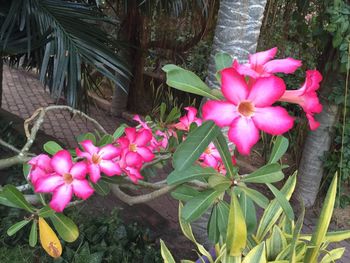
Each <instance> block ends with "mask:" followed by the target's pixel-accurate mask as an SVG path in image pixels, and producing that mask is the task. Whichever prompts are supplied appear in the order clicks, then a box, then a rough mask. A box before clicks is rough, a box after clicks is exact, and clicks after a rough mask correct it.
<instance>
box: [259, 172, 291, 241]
mask: <svg viewBox="0 0 350 263" xmlns="http://www.w3.org/2000/svg"><path fill="white" fill-rule="evenodd" d="M295 185H296V173H294V175H293V176H290V177H289V178H288V180H287V182H286V183H285V184H284V186H283V187H282V189H281V190H280V191H281V193H282V194H283V195H284V196H285V197H286V199H287V200H289V199H290V197H291V196H292V193H293V191H294V188H295ZM282 212H283V210H282V208H281V206H280V204H279V202H278V201H277V200H276V199H274V200H273V201H271V202H270V204H269V205H268V207H267V208H266V209H265V211H264V214H263V216H262V218H261V219H260V222H259V226H258V230H257V234H256V239H257V241H262V240H263V238H264V237H265V235H266V234H267V233H268V232H269V231H270V230H271V228H272V227H273V225H274V224H275V223H276V221H277V220H278V218H279V217H280V216H281V214H282Z"/></svg>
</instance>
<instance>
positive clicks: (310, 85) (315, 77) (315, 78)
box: [303, 70, 322, 92]
mask: <svg viewBox="0 0 350 263" xmlns="http://www.w3.org/2000/svg"><path fill="white" fill-rule="evenodd" d="M321 81H322V75H321V73H320V72H319V71H317V70H307V71H306V80H305V83H304V85H303V87H304V86H305V91H306V92H310V91H316V90H318V89H319V87H320V82H321Z"/></svg>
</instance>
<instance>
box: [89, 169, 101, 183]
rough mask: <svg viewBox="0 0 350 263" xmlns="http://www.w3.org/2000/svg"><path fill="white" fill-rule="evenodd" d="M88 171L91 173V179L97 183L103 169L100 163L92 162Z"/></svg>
mask: <svg viewBox="0 0 350 263" xmlns="http://www.w3.org/2000/svg"><path fill="white" fill-rule="evenodd" d="M88 171H89V175H90V179H91V181H92V182H93V183H97V181H98V180H100V178H101V170H100V166H99V165H98V164H90V165H89V166H88Z"/></svg>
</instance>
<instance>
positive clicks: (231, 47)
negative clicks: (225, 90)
mask: <svg viewBox="0 0 350 263" xmlns="http://www.w3.org/2000/svg"><path fill="white" fill-rule="evenodd" d="M265 5H266V0H244V1H234V0H221V1H220V8H219V13H218V21H217V25H216V29H215V35H214V40H213V47H212V52H211V55H210V61H209V67H208V78H207V80H206V81H207V84H208V85H209V86H210V87H211V88H218V83H217V81H216V77H215V74H216V67H215V55H216V54H217V53H218V52H227V53H229V54H230V55H231V56H233V57H234V58H235V59H237V60H238V61H239V62H241V63H244V62H246V61H247V58H248V54H250V53H255V51H256V47H257V44H258V38H259V33H260V27H261V23H262V19H263V16H264V10H265ZM225 134H227V133H226V132H225ZM210 213H211V211H207V212H206V213H205V214H204V215H203V216H202V217H201V218H200V219H198V220H197V221H195V222H194V223H193V224H192V228H193V232H194V233H195V236H196V238H197V239H198V241H199V242H200V243H201V244H203V245H204V246H206V247H209V246H211V244H210V242H209V240H208V237H207V223H208V219H209V216H210Z"/></svg>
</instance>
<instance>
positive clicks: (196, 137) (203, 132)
mask: <svg viewBox="0 0 350 263" xmlns="http://www.w3.org/2000/svg"><path fill="white" fill-rule="evenodd" d="M219 130H220V129H219V128H218V127H217V126H216V125H215V123H214V122H212V121H207V122H204V123H203V124H202V125H201V126H199V127H198V128H197V129H195V130H194V131H193V132H190V133H189V134H188V136H187V138H186V140H185V141H184V142H182V143H181V144H180V145H179V146H178V148H177V149H176V151H175V153H174V157H173V166H174V168H175V169H176V170H178V171H183V170H186V169H188V168H189V167H190V166H191V165H192V164H193V163H194V162H195V161H196V160H197V159H198V158H199V156H200V155H201V154H202V153H203V152H204V151H205V149H206V147H207V146H208V145H209V143H210V142H211V141H212V140H213V139H214V138H215V137H216V136H217V135H218V133H219Z"/></svg>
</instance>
